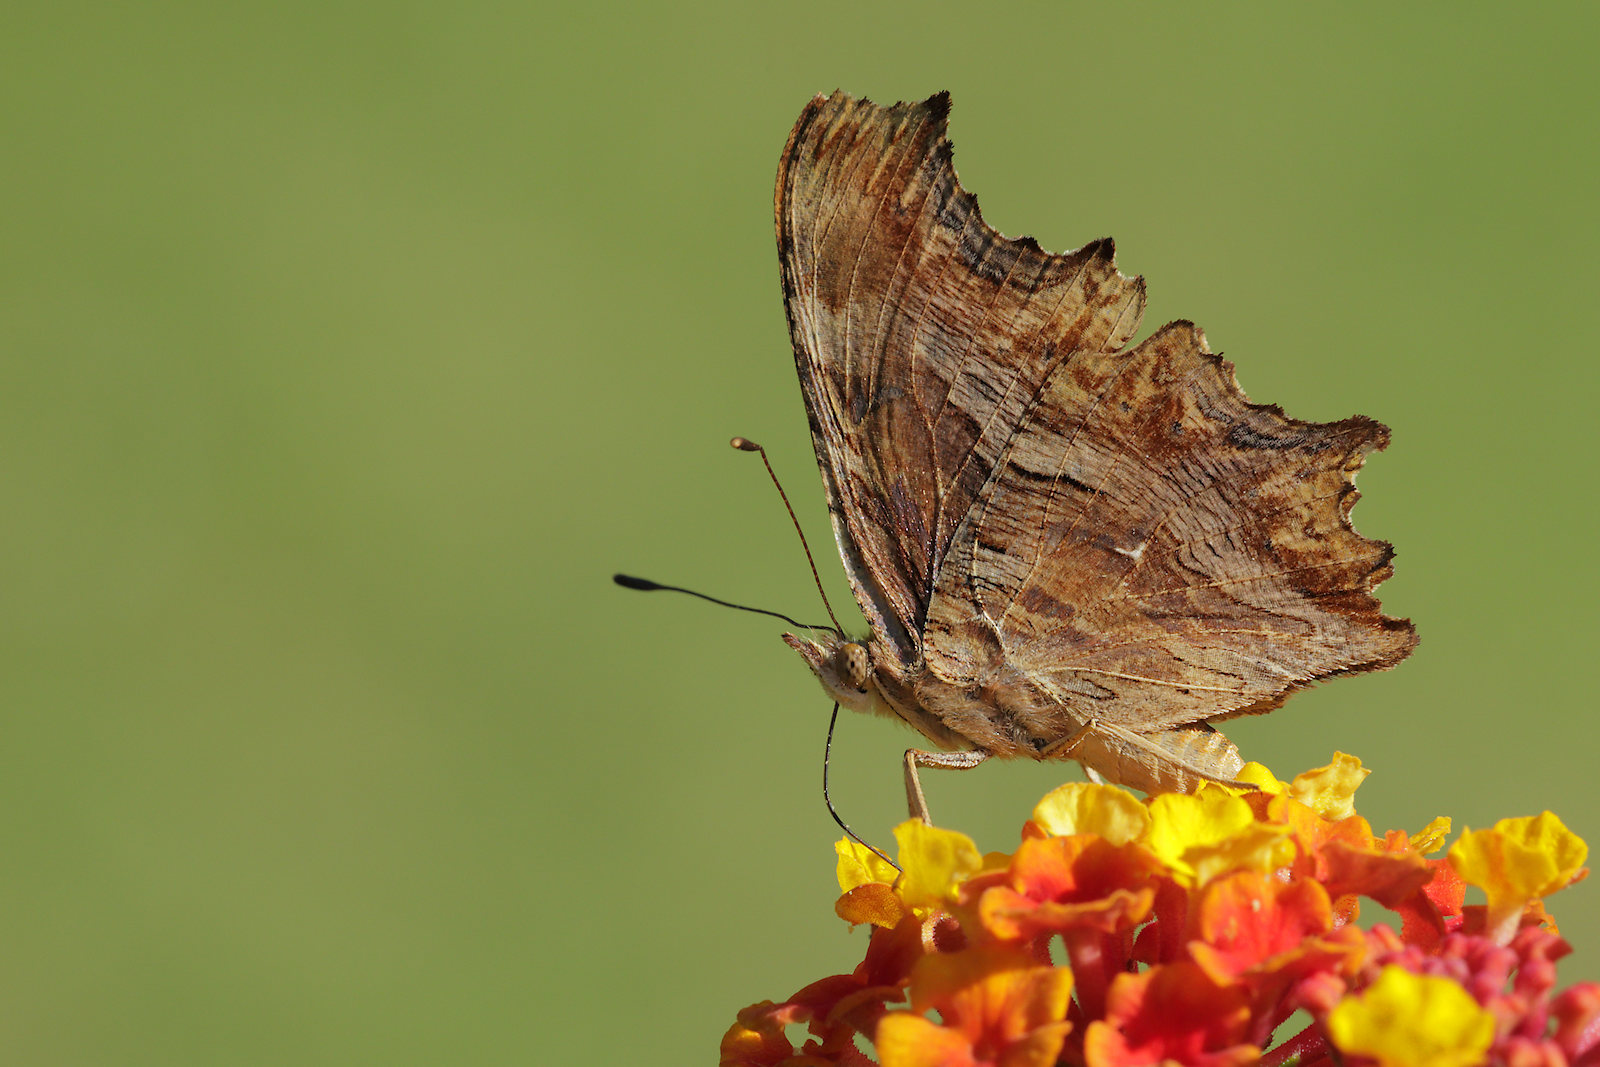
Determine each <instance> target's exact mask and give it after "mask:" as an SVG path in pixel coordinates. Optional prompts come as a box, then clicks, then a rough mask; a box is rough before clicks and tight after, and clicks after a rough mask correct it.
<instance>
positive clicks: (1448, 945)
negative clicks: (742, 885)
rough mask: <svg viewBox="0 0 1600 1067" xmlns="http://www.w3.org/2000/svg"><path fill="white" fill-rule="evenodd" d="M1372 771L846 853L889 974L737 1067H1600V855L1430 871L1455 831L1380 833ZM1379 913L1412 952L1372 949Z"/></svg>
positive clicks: (1075, 796) (850, 896) (739, 1048)
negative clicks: (981, 838)
mask: <svg viewBox="0 0 1600 1067" xmlns="http://www.w3.org/2000/svg"><path fill="white" fill-rule="evenodd" d="M1367 773H1368V772H1367V771H1366V770H1365V769H1364V768H1363V767H1362V766H1361V763H1360V761H1359V760H1357V759H1355V758H1354V757H1351V756H1346V755H1343V754H1338V755H1336V756H1335V758H1334V760H1333V762H1332V763H1330V764H1329V765H1328V766H1326V767H1321V768H1318V769H1316V770H1313V771H1308V772H1306V773H1305V774H1302V775H1300V776H1299V777H1297V778H1295V779H1294V780H1293V781H1292V782H1281V781H1279V780H1277V779H1276V778H1275V777H1273V775H1272V774H1271V772H1269V771H1268V770H1267V769H1266V768H1264V767H1261V766H1260V765H1258V764H1250V765H1248V766H1247V767H1246V769H1245V772H1244V773H1243V775H1242V776H1241V780H1242V781H1244V782H1247V783H1249V784H1250V785H1252V786H1254V787H1255V788H1254V789H1238V788H1232V787H1226V786H1221V785H1214V784H1210V783H1208V784H1205V785H1203V786H1201V788H1200V789H1199V791H1198V792H1196V793H1194V794H1192V795H1183V794H1161V795H1156V796H1152V797H1150V798H1149V799H1146V800H1141V799H1139V798H1138V797H1136V796H1135V795H1134V794H1132V793H1129V792H1127V791H1125V790H1122V789H1119V788H1116V787H1112V786H1106V785H1098V784H1092V783H1075V784H1070V785H1065V786H1062V787H1061V788H1059V789H1056V790H1055V791H1054V792H1052V793H1050V794H1049V795H1048V796H1046V797H1045V798H1044V799H1043V800H1042V801H1040V803H1039V805H1038V806H1037V807H1036V808H1035V809H1034V811H1033V816H1032V818H1030V819H1029V820H1028V822H1027V823H1026V824H1025V825H1024V828H1023V833H1022V841H1021V844H1020V846H1019V847H1018V848H1017V850H1016V851H1015V852H1013V853H1011V854H1009V855H1007V854H1003V853H990V854H988V855H983V854H981V853H980V852H979V851H978V849H977V846H976V845H974V843H973V842H972V840H971V839H970V838H968V837H967V836H965V835H964V834H960V833H957V832H955V831H953V830H946V829H941V828H937V827H933V826H929V825H927V824H925V823H922V822H919V821H912V822H907V823H903V824H902V825H901V826H900V827H898V828H897V829H896V831H895V837H896V839H897V840H898V843H899V849H900V852H899V860H900V870H899V871H896V870H895V868H894V867H893V866H891V865H890V864H889V863H887V862H886V861H884V860H883V859H882V858H880V857H879V856H877V855H876V854H874V853H873V852H872V851H870V850H868V849H866V848H864V847H862V846H860V845H858V844H856V843H854V842H851V841H848V840H846V841H841V842H839V844H838V846H837V851H838V874H839V884H840V888H841V890H842V892H843V895H842V896H840V897H839V899H838V902H837V903H836V905H835V910H836V911H837V913H838V914H839V916H840V917H841V918H843V919H845V920H846V921H848V922H850V923H852V924H869V925H870V927H871V931H872V932H871V937H870V940H869V941H868V944H867V950H866V958H865V959H863V960H862V962H861V964H860V965H859V966H858V967H856V968H855V970H853V971H851V972H850V973H849V974H839V975H834V976H832V977H829V978H824V979H822V980H821V981H818V982H813V983H812V984H810V985H808V986H806V987H805V988H804V989H801V990H800V991H799V992H797V993H795V994H794V996H792V997H790V998H789V999H788V1000H785V1001H783V1002H782V1003H773V1002H771V1001H763V1002H762V1003H759V1004H754V1005H752V1006H750V1007H748V1008H746V1009H744V1010H743V1011H741V1012H740V1013H739V1016H738V1021H737V1022H736V1023H735V1024H734V1025H733V1027H732V1028H730V1029H729V1030H728V1032H727V1034H726V1035H725V1036H724V1038H723V1041H722V1058H721V1062H722V1064H723V1065H724V1067H821V1065H827V1064H840V1065H846V1067H865V1065H869V1064H873V1063H880V1064H882V1067H935V1065H938V1067H978V1065H996V1067H1049V1065H1053V1064H1086V1065H1088V1067H1134V1065H1143V1064H1169V1063H1170V1064H1187V1065H1194V1067H1238V1065H1243V1064H1255V1063H1260V1064H1267V1065H1269V1067H1273V1065H1287V1064H1298V1065H1302V1067H1313V1065H1334V1064H1344V1065H1350V1067H1360V1065H1373V1064H1376V1065H1382V1067H1402V1065H1404V1067H1467V1065H1469V1064H1484V1063H1487V1064H1503V1065H1506V1067H1560V1065H1597V1067H1600V983H1595V982H1582V983H1578V984H1575V985H1572V986H1570V987H1569V988H1567V989H1565V990H1562V991H1560V992H1557V990H1556V972H1555V963H1556V961H1557V960H1558V959H1560V958H1561V957H1562V956H1565V955H1566V954H1567V953H1568V952H1570V951H1571V948H1570V946H1569V945H1568V944H1567V942H1565V941H1564V940H1562V939H1561V937H1560V935H1559V933H1558V932H1557V930H1556V927H1555V924H1554V922H1553V921H1552V920H1551V918H1550V916H1549V915H1548V913H1547V912H1546V911H1545V909H1544V903H1543V901H1544V898H1545V897H1546V896H1548V895H1549V894H1551V893H1553V892H1555V891H1556V890H1559V889H1561V888H1563V887H1565V886H1568V885H1570V884H1572V883H1573V882H1576V881H1577V880H1579V879H1580V878H1582V877H1583V876H1584V875H1585V874H1587V873H1588V872H1587V870H1586V868H1584V866H1583V864H1584V861H1585V859H1586V858H1587V853H1588V849H1587V846H1585V844H1584V843H1583V841H1582V840H1580V839H1579V838H1578V837H1577V836H1575V835H1574V834H1572V833H1571V832H1570V831H1568V830H1567V828H1566V827H1564V826H1563V825H1562V824H1561V821H1560V820H1559V819H1557V818H1556V816H1554V815H1553V814H1551V813H1549V812H1545V813H1544V814H1542V815H1537V816H1532V817H1528V818H1514V819H1505V820H1502V821H1501V822H1499V823H1496V824H1495V826H1494V827H1493V828H1491V829H1487V830H1476V831H1467V832H1465V833H1463V834H1462V835H1461V836H1460V837H1459V838H1458V839H1457V840H1456V841H1455V842H1454V844H1452V845H1451V846H1450V848H1449V850H1448V852H1447V853H1446V854H1445V855H1443V856H1437V857H1433V858H1430V854H1432V853H1435V852H1437V851H1439V850H1440V849H1441V848H1442V847H1443V845H1444V843H1445V840H1446V838H1447V837H1448V836H1449V833H1450V822H1449V820H1448V819H1446V818H1439V819H1435V820H1434V821H1433V822H1431V823H1429V824H1428V825H1427V826H1426V827H1424V828H1422V830H1421V831H1419V832H1418V833H1416V834H1408V833H1406V832H1405V831H1401V830H1391V831H1389V832H1388V833H1387V834H1385V835H1383V836H1382V837H1379V836H1377V835H1375V834H1374V833H1373V831H1372V828H1371V826H1370V825H1369V824H1368V823H1367V821H1366V820H1365V819H1363V818H1362V817H1361V816H1359V815H1357V814H1356V813H1355V810H1354V807H1353V797H1354V794H1355V791H1356V787H1357V786H1358V785H1359V784H1360V783H1361V781H1362V779H1363V778H1364V777H1365V776H1366V774H1367ZM1467 886H1477V887H1479V888H1480V889H1482V890H1483V893H1484V896H1485V897H1486V899H1487V903H1486V904H1481V905H1471V906H1468V905H1466V904H1465V902H1464V898H1465V892H1466V887H1467ZM1362 898H1366V899H1368V900H1371V901H1373V902H1376V903H1377V904H1380V905H1382V906H1384V907H1386V908H1388V909H1390V911H1392V912H1393V913H1394V916H1395V917H1397V919H1398V929H1396V927H1395V924H1393V923H1378V924H1375V925H1371V926H1370V927H1368V928H1365V929H1363V928H1362V927H1361V926H1359V925H1357V924H1356V922H1355V919H1356V918H1357V914H1358V911H1359V906H1360V902H1361V900H1362ZM1297 1013H1298V1015H1297ZM1291 1017H1294V1021H1293V1025H1285V1024H1286V1023H1289V1022H1290V1021H1291ZM802 1024H803V1026H804V1028H805V1031H806V1032H805V1034H804V1035H800V1034H798V1031H799V1030H800V1029H801V1025H802ZM1280 1029H1282V1030H1283V1031H1285V1033H1287V1034H1289V1035H1290V1036H1287V1037H1283V1036H1282V1035H1280V1034H1279V1030H1280ZM792 1034H793V1035H795V1036H796V1037H797V1038H798V1039H800V1040H801V1044H800V1045H799V1046H798V1047H797V1046H796V1045H795V1043H794V1040H791V1035H792ZM867 1048H870V1049H871V1050H872V1051H873V1053H874V1054H875V1056H876V1059H874V1058H873V1057H872V1056H871V1055H868V1053H867V1052H866V1051H864V1049H867Z"/></svg>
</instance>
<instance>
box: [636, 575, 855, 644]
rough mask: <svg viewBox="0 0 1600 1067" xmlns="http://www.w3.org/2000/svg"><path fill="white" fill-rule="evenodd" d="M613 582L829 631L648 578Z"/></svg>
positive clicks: (810, 628) (790, 623)
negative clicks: (705, 601)
mask: <svg viewBox="0 0 1600 1067" xmlns="http://www.w3.org/2000/svg"><path fill="white" fill-rule="evenodd" d="M611 580H612V581H613V582H616V583H617V584H618V585H620V586H622V588H624V589H637V590H639V591H640V592H642V593H653V592H656V591H658V590H665V591H667V592H669V593H688V594H689V595H690V596H697V597H699V598H700V599H701V600H709V601H711V602H712V603H713V604H721V605H722V606H723V607H725V608H737V609H739V610H740V611H753V612H755V613H756V614H757V615H771V616H772V617H773V618H774V619H782V620H783V621H784V622H786V623H788V624H789V625H790V626H798V627H799V628H800V629H802V630H826V629H827V627H826V626H808V625H807V624H805V623H803V622H796V621H795V620H794V619H791V618H789V616H787V615H785V614H784V613H783V612H781V611H768V610H767V609H766V608H752V607H751V606H750V605H748V604H734V603H730V602H729V601H726V600H718V599H717V598H716V597H714V596H707V595H706V594H704V593H697V592H695V591H694V590H693V589H685V588H684V587H683V586H681V585H662V584H661V583H660V582H652V581H651V580H650V579H648V578H635V577H634V576H633V575H631V574H613V575H612V576H611Z"/></svg>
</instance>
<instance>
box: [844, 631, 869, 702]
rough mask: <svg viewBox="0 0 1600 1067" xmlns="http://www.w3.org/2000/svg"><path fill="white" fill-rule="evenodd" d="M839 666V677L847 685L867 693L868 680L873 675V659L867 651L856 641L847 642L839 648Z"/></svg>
mask: <svg viewBox="0 0 1600 1067" xmlns="http://www.w3.org/2000/svg"><path fill="white" fill-rule="evenodd" d="M838 664H839V677H840V678H842V679H844V682H845V684H846V685H848V686H849V687H850V688H851V689H857V690H860V691H861V692H863V693H865V692H866V691H867V679H868V678H869V677H871V675H872V657H870V656H868V655H867V650H866V649H865V648H863V647H862V646H861V645H858V644H856V643H855V642H854V641H849V642H846V643H845V644H842V645H840V646H839V652H838Z"/></svg>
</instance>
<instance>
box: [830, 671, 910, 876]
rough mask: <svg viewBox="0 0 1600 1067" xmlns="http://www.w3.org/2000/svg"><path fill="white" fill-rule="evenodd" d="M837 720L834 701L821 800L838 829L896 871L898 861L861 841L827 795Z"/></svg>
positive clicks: (837, 715) (859, 836)
mask: <svg viewBox="0 0 1600 1067" xmlns="http://www.w3.org/2000/svg"><path fill="white" fill-rule="evenodd" d="M838 721H839V704H838V702H837V701H835V702H834V705H833V718H831V719H829V720H828V743H827V744H826V745H824V746H823V749H822V802H823V803H824V804H826V805H828V814H829V815H832V816H833V821H834V822H836V823H838V824H839V829H841V830H843V831H844V832H845V833H847V834H849V835H850V838H851V840H853V841H855V842H856V844H858V845H860V846H861V847H862V848H864V849H867V850H868V851H870V852H871V853H872V854H873V855H875V856H877V857H878V858H879V859H880V860H882V861H883V862H885V863H887V864H888V865H889V866H891V867H893V868H894V869H895V870H897V871H898V870H899V869H900V865H899V864H898V863H896V862H895V861H894V860H892V859H890V858H889V857H888V856H885V855H884V854H883V853H882V852H880V851H878V850H877V849H876V848H874V847H873V846H872V845H871V844H869V843H868V842H866V841H863V840H862V839H861V835H860V834H858V833H856V832H855V831H854V830H852V829H850V824H849V823H847V822H845V821H844V820H843V819H842V818H840V817H839V813H838V812H837V811H836V810H834V807H833V798H832V797H830V796H829V795H828V761H829V760H830V759H832V758H833V727H834V725H835V724H836V723H838Z"/></svg>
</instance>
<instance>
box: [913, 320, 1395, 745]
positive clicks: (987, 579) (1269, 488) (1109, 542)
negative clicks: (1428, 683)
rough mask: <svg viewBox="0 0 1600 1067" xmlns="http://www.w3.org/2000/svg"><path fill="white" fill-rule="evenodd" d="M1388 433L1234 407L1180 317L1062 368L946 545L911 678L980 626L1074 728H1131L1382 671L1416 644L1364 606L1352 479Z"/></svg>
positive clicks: (1229, 387)
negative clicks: (1094, 724)
mask: <svg viewBox="0 0 1600 1067" xmlns="http://www.w3.org/2000/svg"><path fill="white" fill-rule="evenodd" d="M1387 441H1388V431H1387V430H1386V429H1385V428H1384V427H1383V426H1382V425H1381V424H1379V423H1376V422H1374V421H1372V420H1371V419H1367V418H1362V417H1359V416H1358V417H1356V418H1352V419H1346V420H1344V421H1342V422H1335V423H1306V422H1300V421H1297V420H1294V419H1290V418H1287V417H1285V416H1284V415H1283V413H1282V411H1281V410H1280V409H1278V408H1276V407H1271V406H1260V405H1253V404H1251V403H1250V402H1249V401H1248V400H1247V399H1246V398H1245V395H1244V393H1243V392H1242V391H1241V390H1240V389H1239V386H1238V384H1237V382H1236V381H1235V380H1234V376H1233V368H1232V366H1231V365H1230V364H1228V363H1225V362H1223V361H1222V360H1221V359H1219V358H1218V357H1217V356H1215V355H1212V354H1211V353H1210V352H1209V350H1208V349H1207V348H1206V344H1205V339H1204V336H1203V335H1202V334H1201V333H1200V331H1199V330H1198V329H1197V328H1195V327H1194V326H1192V325H1191V324H1189V323H1174V324H1172V325H1171V326H1169V327H1166V328H1165V329H1163V330H1161V331H1159V332H1158V333H1157V334H1156V335H1155V336H1153V337H1151V338H1150V339H1149V340H1148V341H1146V342H1144V343H1143V344H1141V345H1139V346H1137V347H1135V348H1133V349H1130V350H1128V351H1127V352H1122V353H1114V354H1110V355H1106V354H1091V355H1085V356H1081V357H1080V356H1074V357H1072V358H1071V359H1069V360H1068V361H1067V362H1066V363H1064V364H1062V365H1061V366H1060V367H1058V368H1057V369H1056V371H1055V372H1054V373H1053V374H1052V375H1051V377H1050V379H1049V381H1048V382H1047V383H1046V386H1045V388H1044V390H1043V391H1042V393H1041V395H1040V397H1039V399H1038V400H1037V402H1036V403H1035V404H1034V405H1033V407H1032V408H1031V409H1030V410H1029V411H1028V412H1027V414H1026V415H1025V417H1024V418H1023V419H1022V420H1021V422H1020V424H1019V426H1018V428H1017V430H1016V433H1015V434H1014V436H1013V437H1012V439H1011V440H1010V442H1009V443H1008V444H1007V447H1006V449H1005V451H1004V453H1003V454H1002V456H1001V457H1000V459H999V462H998V463H997V465H996V467H995V469H994V471H993V474H992V477H991V478H990V480H989V482H988V483H987V484H986V485H985V487H984V489H983V490H982V492H981V494H980V496H979V499H978V500H977V502H976V503H975V505H974V507H973V508H972V509H971V512H970V514H969V516H968V519H967V522H966V524H965V525H964V526H963V527H962V528H961V530H960V531H959V533H958V534H957V538H956V540H957V542H958V546H957V548H956V549H955V550H953V551H952V553H951V554H950V557H949V559H948V561H947V563H946V567H945V569H944V571H943V572H942V573H941V575H940V580H939V586H938V589H937V591H936V593H935V599H934V603H933V606H932V608H931V610H930V618H929V624H928V639H927V648H926V655H927V663H928V666H929V668H930V669H931V670H934V671H936V672H938V673H940V674H941V675H943V676H945V677H949V678H959V676H960V672H962V671H963V670H970V669H971V664H970V662H968V659H967V656H966V649H967V648H968V647H970V643H971V635H972V632H973V629H974V628H979V629H982V630H984V631H987V632H988V633H989V634H992V635H994V639H995V640H997V643H998V651H999V655H1001V656H1003V658H1004V659H1005V661H1006V662H1007V663H1008V664H1009V665H1010V666H1011V667H1013V668H1015V669H1016V670H1018V671H1020V672H1022V673H1023V674H1024V675H1026V676H1028V677H1030V678H1032V679H1035V680H1036V681H1037V682H1038V683H1039V684H1040V685H1042V686H1043V687H1045V688H1046V689H1048V690H1049V691H1051V692H1052V693H1054V694H1056V695H1057V696H1058V698H1059V700H1060V702H1061V704H1062V706H1063V708H1064V709H1071V710H1072V711H1073V714H1074V717H1075V718H1076V719H1077V720H1078V721H1082V720H1083V719H1084V718H1088V717H1092V718H1094V719H1096V720H1098V721H1101V722H1106V723H1111V724H1115V725H1118V726H1123V727H1126V728H1129V729H1133V730H1137V731H1141V732H1152V731H1156V730H1160V729H1164V728H1167V727H1171V726H1174V725H1178V724H1181V723H1189V722H1197V721H1202V720H1207V719H1214V718H1217V717H1220V716H1226V715H1227V714H1229V713H1233V712H1239V711H1243V710H1266V708H1268V707H1272V706H1276V704H1277V703H1279V702H1280V701H1281V699H1282V697H1283V696H1284V695H1286V694H1287V693H1288V692H1289V691H1291V690H1292V689H1294V688H1296V687H1299V686H1303V685H1305V684H1307V683H1309V682H1311V681H1313V680H1315V679H1317V678H1320V677H1324V676H1327V675H1329V674H1334V673H1338V672H1343V671H1358V670H1369V669H1373V668H1375V667H1384V666H1390V665H1392V664H1393V663H1395V662H1397V661H1398V660H1399V659H1400V658H1402V657H1403V656H1404V655H1406V654H1407V653H1408V652H1409V651H1410V650H1411V648H1412V646H1413V645H1414V644H1415V640H1416V639H1415V633H1414V632H1413V631H1412V629H1411V627H1410V624H1409V623H1406V622H1404V621H1402V620H1395V619H1390V618H1388V617H1386V616H1384V615H1383V614H1382V613H1381V611H1380V609H1379V605H1378V601H1377V599H1376V598H1375V597H1374V595H1373V592H1372V589H1373V586H1374V585H1376V584H1377V583H1378V582H1380V581H1382V580H1383V579H1384V578H1386V577H1387V576H1388V574H1389V571H1390V568H1389V560H1390V557H1391V555H1392V552H1391V551H1390V548H1389V546H1388V545H1387V544H1385V543H1383V542H1379V541H1369V540H1366V539H1365V538H1363V537H1361V535H1360V534H1358V533H1357V532H1356V531H1355V530H1354V529H1353V528H1352V527H1351V525H1350V521H1349V511H1350V508H1351V506H1352V505H1353V504H1354V502H1355V490H1354V483H1353V476H1354V472H1355V470H1356V469H1357V468H1358V467H1359V466H1360V465H1361V462H1362V458H1363V456H1364V455H1365V454H1366V453H1367V452H1369V451H1372V450H1374V449H1378V448H1382V447H1383V446H1384V445H1385V444H1386V443H1387ZM1041 728H1042V729H1044V730H1045V732H1048V728H1047V727H1043V724H1041Z"/></svg>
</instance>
